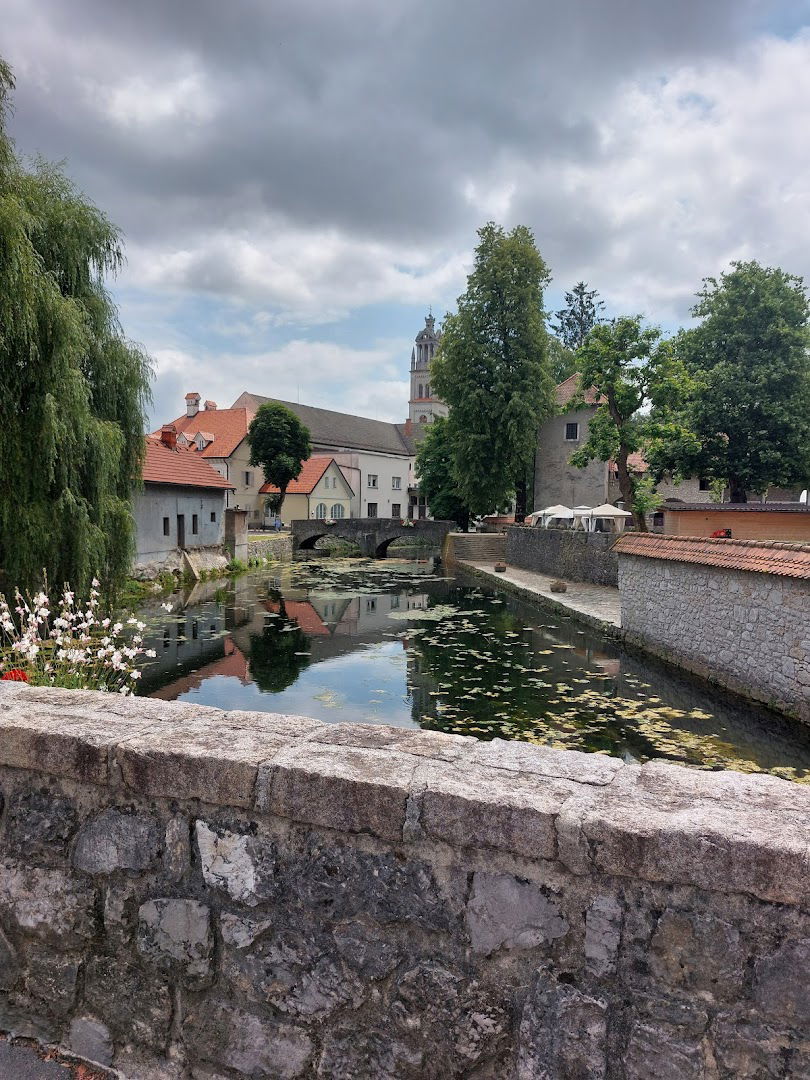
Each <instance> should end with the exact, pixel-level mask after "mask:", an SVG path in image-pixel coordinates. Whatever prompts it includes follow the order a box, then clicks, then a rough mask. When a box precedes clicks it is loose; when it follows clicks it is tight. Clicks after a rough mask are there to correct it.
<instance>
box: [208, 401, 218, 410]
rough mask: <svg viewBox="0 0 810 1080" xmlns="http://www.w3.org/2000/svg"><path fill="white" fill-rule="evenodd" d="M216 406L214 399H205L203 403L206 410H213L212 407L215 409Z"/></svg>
mask: <svg viewBox="0 0 810 1080" xmlns="http://www.w3.org/2000/svg"><path fill="white" fill-rule="evenodd" d="M216 407H217V403H216V402H215V401H206V403H205V411H206V412H213V411H214V409H216Z"/></svg>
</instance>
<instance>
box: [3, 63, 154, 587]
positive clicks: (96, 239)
mask: <svg viewBox="0 0 810 1080" xmlns="http://www.w3.org/2000/svg"><path fill="white" fill-rule="evenodd" d="M13 86H14V82H13V78H12V74H11V71H10V69H9V67H8V65H7V64H5V63H4V62H3V61H2V60H0V571H2V572H3V575H4V577H5V582H4V584H5V586H6V587H9V586H11V587H13V586H20V587H21V588H24V589H25V588H31V587H33V586H35V585H37V584H38V583H39V582H40V581H41V579H42V572H43V570H44V571H45V572H46V573H47V576H48V580H49V581H50V582H51V583H52V584H53V585H55V586H58V585H61V584H62V583H63V582H66V581H67V582H70V583H71V585H72V586H73V587H74V588H76V589H77V590H84V589H86V587H87V586H88V584H89V582H90V579H91V578H92V577H93V576H97V577H98V578H100V579H101V580H102V582H103V583H104V585H105V586H106V587H107V589H108V590H110V591H114V590H115V588H116V586H117V584H118V583H120V582H121V581H122V580H123V578H124V577H125V575H126V572H127V570H128V568H129V564H130V559H131V555H132V550H133V542H134V523H133V517H132V504H131V499H132V493H133V491H134V490H135V489H136V487H137V486H138V484H139V482H140V475H141V460H142V455H143V446H144V442H143V431H144V427H145V406H146V405H147V403H148V401H149V380H150V374H151V364H150V361H149V359H148V357H147V356H146V355H145V353H144V352H143V351H142V350H141V349H139V348H138V347H136V346H134V345H133V344H131V343H130V342H129V341H127V340H126V339H125V338H124V336H123V334H122V331H121V327H120V325H119V323H118V317H117V312H116V309H115V306H114V304H113V303H112V301H111V298H110V296H109V294H108V292H107V290H106V288H105V285H104V282H105V279H106V278H107V276H108V275H110V274H114V273H115V272H116V271H117V270H118V268H119V267H120V265H121V262H122V251H121V243H120V236H119V233H118V231H117V230H116V228H115V227H114V226H113V225H112V224H111V223H110V222H109V221H108V219H107V218H106V216H105V215H104V214H103V213H102V212H101V211H100V210H98V209H97V208H96V207H95V206H93V205H92V204H91V203H89V202H88V201H87V200H86V199H85V198H83V196H82V195H81V193H80V192H78V191H77V189H76V188H75V186H74V185H73V184H72V183H71V181H70V180H69V179H68V178H67V177H66V176H65V175H64V174H63V172H62V171H61V169H60V168H59V167H57V166H53V165H50V164H47V163H45V162H36V163H34V164H33V165H30V166H29V165H27V164H25V163H24V162H23V161H22V160H21V159H20V158H19V157H18V156H17V154H16V153H15V150H14V146H13V144H12V142H11V139H10V138H9V136H8V133H7V128H6V121H7V117H8V109H9V105H10V101H9V94H10V92H11V90H12V89H13Z"/></svg>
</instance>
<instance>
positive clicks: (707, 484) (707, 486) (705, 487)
mask: <svg viewBox="0 0 810 1080" xmlns="http://www.w3.org/2000/svg"><path fill="white" fill-rule="evenodd" d="M698 490H699V491H711V490H712V482H711V480H708V479H707V478H706V477H705V476H701V478H700V480H699V481H698Z"/></svg>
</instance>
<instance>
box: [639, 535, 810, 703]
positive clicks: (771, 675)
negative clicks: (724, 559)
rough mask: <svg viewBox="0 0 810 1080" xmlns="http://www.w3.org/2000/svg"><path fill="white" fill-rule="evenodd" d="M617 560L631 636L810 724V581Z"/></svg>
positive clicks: (644, 559) (688, 565)
mask: <svg viewBox="0 0 810 1080" xmlns="http://www.w3.org/2000/svg"><path fill="white" fill-rule="evenodd" d="M766 554H767V552H766ZM618 558H619V591H620V593H621V611H622V628H623V630H624V634H625V638H626V640H627V641H630V642H635V643H637V644H640V645H643V646H644V647H645V648H647V649H650V650H651V651H652V652H654V653H657V654H658V655H659V656H662V657H663V658H664V659H666V660H669V661H671V662H674V663H676V664H678V665H680V666H681V667H685V668H687V669H688V670H690V671H693V672H695V673H696V674H698V675H701V676H702V677H703V678H707V679H710V680H711V681H712V682H716V683H719V684H720V685H721V686H725V687H728V688H729V689H732V690H735V691H737V692H739V693H741V694H743V695H745V696H746V697H750V698H753V699H754V700H756V701H761V702H763V703H765V704H767V705H771V706H772V707H773V708H776V709H779V710H780V711H782V712H785V713H787V714H788V715H790V716H795V717H797V718H798V719H800V720H804V721H806V722H810V581H808V580H807V579H801V578H791V577H784V576H778V575H776V574H770V573H754V572H751V571H748V570H730V569H724V568H722V567H719V566H706V565H701V564H700V563H691V562H688V563H680V562H663V561H659V560H656V559H655V558H647V557H638V556H635V555H627V554H624V553H623V552H621V551H620V552H619V556H618Z"/></svg>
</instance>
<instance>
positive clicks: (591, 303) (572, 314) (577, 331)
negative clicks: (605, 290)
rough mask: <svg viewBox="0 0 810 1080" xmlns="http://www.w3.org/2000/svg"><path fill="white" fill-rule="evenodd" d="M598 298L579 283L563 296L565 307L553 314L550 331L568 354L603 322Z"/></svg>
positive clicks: (600, 302) (601, 304)
mask: <svg viewBox="0 0 810 1080" xmlns="http://www.w3.org/2000/svg"><path fill="white" fill-rule="evenodd" d="M598 296H599V293H598V292H597V291H596V289H589V288H588V286H587V285H586V284H585V282H584V281H580V282H578V283H577V284H576V285H575V286H574V288H573V289H572V290H571V292H567V293H566V294H565V307H564V308H561V309H560V310H559V311H555V312H554V318H555V319H556V320H557V321H556V322H554V323H552V324H551V329H552V330H553V331H554V333H555V334H556V336H557V338H558V339H559V340H560V341H561V342H562V344H563V346H564V347H565V348H566V349H568V350H569V352H576V351H577V349H579V348H581V347H582V346H583V345H584V344H585V339H586V338H587V336H588V334H590V332H591V330H593V328H594V326H596V324H597V323H600V322H603V321H604V320H603V318H602V316H601V314H600V312H601V311H602V310H603V309H604V307H605V302H604V300H597V297H598ZM568 374H569V375H570V374H572V372H569V373H568ZM567 377H568V376H566V378H567Z"/></svg>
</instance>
